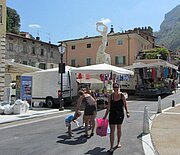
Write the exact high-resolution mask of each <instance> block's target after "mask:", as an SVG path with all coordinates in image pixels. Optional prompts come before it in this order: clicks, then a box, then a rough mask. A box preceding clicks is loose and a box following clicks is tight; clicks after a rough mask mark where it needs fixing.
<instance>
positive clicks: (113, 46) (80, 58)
mask: <svg viewBox="0 0 180 155" xmlns="http://www.w3.org/2000/svg"><path fill="white" fill-rule="evenodd" d="M107 37H108V42H107V47H106V52H107V53H108V54H110V56H111V64H112V65H115V66H119V67H122V66H128V65H132V64H133V63H134V62H135V61H136V60H137V59H138V54H139V53H140V52H142V51H143V50H146V49H151V48H154V41H155V37H154V36H153V30H152V28H151V27H142V28H135V29H134V30H128V31H125V32H117V33H115V32H114V29H113V27H111V30H110V32H109V34H108V36H107ZM101 40H102V37H101V36H94V37H88V36H86V37H84V38H80V39H73V40H65V41H64V42H65V43H66V45H67V51H66V53H65V55H64V61H65V62H66V64H68V65H70V66H76V67H77V66H85V65H93V64H96V53H97V50H98V48H99V46H100V44H101Z"/></svg>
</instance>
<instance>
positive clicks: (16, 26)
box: [6, 7, 21, 34]
mask: <svg viewBox="0 0 180 155" xmlns="http://www.w3.org/2000/svg"><path fill="white" fill-rule="evenodd" d="M20 26H21V25H20V16H19V14H18V13H17V12H16V10H14V9H11V8H9V7H7V20H6V29H7V32H10V33H15V34H19V32H20Z"/></svg>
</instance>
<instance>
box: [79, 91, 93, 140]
mask: <svg viewBox="0 0 180 155" xmlns="http://www.w3.org/2000/svg"><path fill="white" fill-rule="evenodd" d="M79 95H80V97H79V99H78V102H77V107H76V111H78V110H79V108H80V106H81V104H84V123H85V134H84V136H85V137H89V134H88V125H89V122H90V124H91V125H92V127H91V134H90V136H93V135H94V128H95V118H96V114H97V103H96V100H95V99H94V98H93V97H92V96H91V95H89V94H88V93H86V92H83V91H79Z"/></svg>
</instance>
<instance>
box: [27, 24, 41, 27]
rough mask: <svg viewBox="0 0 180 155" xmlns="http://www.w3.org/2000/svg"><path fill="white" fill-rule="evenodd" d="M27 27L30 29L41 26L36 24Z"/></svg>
mask: <svg viewBox="0 0 180 155" xmlns="http://www.w3.org/2000/svg"><path fill="white" fill-rule="evenodd" d="M29 27H30V28H41V26H40V25H38V24H30V25H29Z"/></svg>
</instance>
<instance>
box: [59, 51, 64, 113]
mask: <svg viewBox="0 0 180 155" xmlns="http://www.w3.org/2000/svg"><path fill="white" fill-rule="evenodd" d="M62 65H63V54H61V62H60V66H61V67H60V69H61V70H60V73H61V89H60V91H61V93H60V106H59V111H61V110H64V103H63V71H62Z"/></svg>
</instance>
